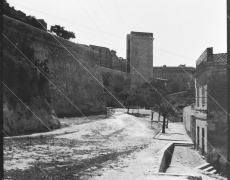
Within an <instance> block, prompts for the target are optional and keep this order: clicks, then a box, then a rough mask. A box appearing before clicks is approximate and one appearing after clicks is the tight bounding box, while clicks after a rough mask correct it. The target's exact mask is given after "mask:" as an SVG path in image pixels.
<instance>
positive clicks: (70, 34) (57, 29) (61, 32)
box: [50, 25, 75, 40]
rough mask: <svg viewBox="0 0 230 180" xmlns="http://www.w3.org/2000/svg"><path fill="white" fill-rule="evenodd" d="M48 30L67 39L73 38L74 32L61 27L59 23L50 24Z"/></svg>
mask: <svg viewBox="0 0 230 180" xmlns="http://www.w3.org/2000/svg"><path fill="white" fill-rule="evenodd" d="M50 31H51V32H54V33H55V34H56V35H57V36H59V37H62V38H64V39H67V40H69V39H70V38H75V34H74V33H73V32H70V31H66V30H65V29H64V27H61V26H59V25H55V26H51V28H50Z"/></svg>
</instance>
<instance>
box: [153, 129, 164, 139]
mask: <svg viewBox="0 0 230 180" xmlns="http://www.w3.org/2000/svg"><path fill="white" fill-rule="evenodd" d="M161 133H162V130H160V131H159V132H158V133H157V134H156V135H155V136H154V137H153V139H157V138H158V137H159V136H160V135H161Z"/></svg>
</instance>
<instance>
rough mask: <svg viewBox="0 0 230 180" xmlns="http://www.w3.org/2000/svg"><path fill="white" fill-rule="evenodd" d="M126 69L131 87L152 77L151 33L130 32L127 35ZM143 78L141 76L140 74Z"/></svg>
mask: <svg viewBox="0 0 230 180" xmlns="http://www.w3.org/2000/svg"><path fill="white" fill-rule="evenodd" d="M126 59H127V61H128V62H130V64H131V66H129V65H128V71H129V70H130V74H131V87H136V86H138V85H141V84H142V83H144V82H145V81H146V80H147V81H149V80H150V79H151V78H152V77H153V70H152V69H153V33H145V32H133V31H132V32H131V33H130V34H128V35H127V57H126ZM137 71H138V72H139V73H140V74H141V75H142V76H143V77H144V78H145V79H144V78H143V77H141V75H140V74H139V73H138V72H137Z"/></svg>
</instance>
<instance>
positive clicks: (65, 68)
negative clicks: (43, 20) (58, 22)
mask: <svg viewBox="0 0 230 180" xmlns="http://www.w3.org/2000/svg"><path fill="white" fill-rule="evenodd" d="M3 25H4V34H5V35H6V36H7V37H9V39H10V40H11V41H12V42H13V43H14V44H16V45H17V44H20V43H23V42H28V43H29V46H30V47H31V48H32V49H34V55H33V57H32V58H31V59H30V60H31V61H32V62H35V60H36V59H39V60H44V59H48V60H49V62H48V67H49V69H50V80H51V81H52V82H53V83H54V84H55V85H56V86H57V87H58V88H59V89H60V90H61V91H62V92H63V93H64V94H65V95H66V97H68V99H70V100H71V101H72V102H73V104H74V105H75V106H76V107H77V108H79V109H80V110H81V111H82V112H83V113H84V114H85V115H92V114H101V113H106V104H105V99H104V97H103V94H104V92H103V88H102V86H101V85H100V84H99V83H98V82H97V81H96V80H95V79H94V78H93V77H92V76H91V75H90V73H91V74H92V75H93V76H95V78H96V79H97V80H98V81H99V82H100V83H102V77H101V73H100V67H98V66H97V65H96V64H95V63H94V62H96V61H98V60H96V59H95V58H97V57H96V55H95V53H93V52H91V51H90V50H86V49H85V47H82V46H79V45H77V44H75V43H73V42H70V41H67V40H65V39H62V38H59V37H57V36H55V37H56V39H57V40H58V41H60V42H61V44H63V46H64V47H66V49H68V51H70V52H71V53H72V54H73V55H74V57H76V59H77V60H76V59H75V58H73V57H72V56H71V55H70V53H69V52H67V51H66V49H65V48H64V47H62V46H61V45H60V44H59V43H58V42H57V41H56V40H55V39H54V37H52V35H51V34H50V33H47V32H44V31H41V30H39V29H37V28H34V27H31V26H29V25H26V24H24V23H22V22H19V21H16V20H13V19H11V18H8V17H5V16H4V22H3ZM78 61H80V63H82V64H83V65H84V66H85V67H86V68H87V69H88V71H89V72H90V73H89V72H87V70H86V69H84V68H83V67H82V66H81V65H80V63H79V62H78ZM50 87H51V97H52V98H51V102H52V104H53V107H54V110H55V112H56V114H57V115H58V116H59V117H63V116H82V114H81V113H80V112H79V111H78V110H77V109H76V108H75V107H74V106H73V105H72V104H71V103H70V102H69V101H68V100H67V99H66V98H65V97H64V96H63V95H62V94H61V93H60V92H59V90H58V89H57V88H55V87H54V86H52V85H51V84H50Z"/></svg>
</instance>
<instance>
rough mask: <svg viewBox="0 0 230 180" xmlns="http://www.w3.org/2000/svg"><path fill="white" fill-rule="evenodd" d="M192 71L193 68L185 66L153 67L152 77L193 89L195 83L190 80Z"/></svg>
mask: <svg viewBox="0 0 230 180" xmlns="http://www.w3.org/2000/svg"><path fill="white" fill-rule="evenodd" d="M183 69H184V70H183ZM194 70H195V68H194V67H186V65H179V66H178V67H176V66H166V65H163V66H159V67H157V66H155V67H153V77H154V78H162V79H168V80H174V81H177V82H180V83H182V84H184V86H185V87H188V88H194V86H195V83H194V81H193V80H192V78H191V77H192V73H193V71H194ZM185 71H186V72H187V73H188V74H189V75H188V74H187V73H186V72H185Z"/></svg>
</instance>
